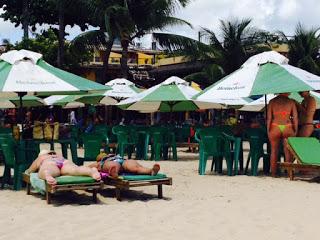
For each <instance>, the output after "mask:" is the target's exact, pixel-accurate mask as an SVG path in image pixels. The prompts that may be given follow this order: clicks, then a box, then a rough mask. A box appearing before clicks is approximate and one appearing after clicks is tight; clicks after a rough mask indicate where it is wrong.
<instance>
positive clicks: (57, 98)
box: [44, 95, 85, 108]
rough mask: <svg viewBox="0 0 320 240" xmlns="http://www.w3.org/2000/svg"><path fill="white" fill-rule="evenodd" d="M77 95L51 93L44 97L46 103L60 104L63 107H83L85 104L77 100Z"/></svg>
mask: <svg viewBox="0 0 320 240" xmlns="http://www.w3.org/2000/svg"><path fill="white" fill-rule="evenodd" d="M76 96H77V95H52V96H50V97H47V98H45V99H44V102H45V103H46V105H50V106H52V105H55V106H61V107H63V108H79V107H84V106H85V104H84V103H81V102H77V101H76V100H75V99H76Z"/></svg>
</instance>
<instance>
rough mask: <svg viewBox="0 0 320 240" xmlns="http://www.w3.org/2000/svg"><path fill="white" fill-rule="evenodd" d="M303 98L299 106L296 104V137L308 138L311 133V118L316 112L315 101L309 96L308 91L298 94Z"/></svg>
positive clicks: (312, 128) (312, 127)
mask: <svg viewBox="0 0 320 240" xmlns="http://www.w3.org/2000/svg"><path fill="white" fill-rule="evenodd" d="M299 94H300V96H301V97H303V100H302V102H301V104H299V103H298V104H297V108H298V112H299V131H298V137H310V136H311V134H312V133H313V130H314V126H313V116H314V113H315V111H316V106H317V103H316V100H315V98H314V97H312V96H311V95H310V92H309V91H304V92H299Z"/></svg>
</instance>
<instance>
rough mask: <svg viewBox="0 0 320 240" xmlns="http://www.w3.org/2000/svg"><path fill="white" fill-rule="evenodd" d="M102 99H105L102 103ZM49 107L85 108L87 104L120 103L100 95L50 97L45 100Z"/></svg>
mask: <svg viewBox="0 0 320 240" xmlns="http://www.w3.org/2000/svg"><path fill="white" fill-rule="evenodd" d="M101 99H104V100H103V101H101ZM45 102H46V103H47V104H48V105H57V106H61V107H64V108H76V107H83V106H84V105H85V104H92V105H97V104H104V105H115V104H117V103H118V102H117V101H116V100H114V99H113V98H110V97H107V98H106V97H104V96H103V95H101V94H100V93H92V94H84V95H58V97H55V96H50V97H48V98H46V99H45Z"/></svg>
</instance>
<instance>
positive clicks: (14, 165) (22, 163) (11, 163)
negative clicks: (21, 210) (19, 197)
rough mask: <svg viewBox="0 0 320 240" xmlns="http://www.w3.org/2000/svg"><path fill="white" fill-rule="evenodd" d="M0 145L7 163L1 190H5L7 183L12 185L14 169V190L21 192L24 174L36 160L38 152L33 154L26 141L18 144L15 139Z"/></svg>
mask: <svg viewBox="0 0 320 240" xmlns="http://www.w3.org/2000/svg"><path fill="white" fill-rule="evenodd" d="M0 145H1V148H2V150H3V155H4V163H5V167H4V173H3V177H2V184H1V188H4V185H5V184H6V183H7V184H10V180H11V169H14V175H13V189H14V190H20V189H21V187H22V173H23V172H24V171H25V170H26V169H27V168H28V167H29V166H30V165H31V163H32V161H33V160H34V159H35V158H36V156H35V155H36V152H32V151H31V150H33V149H28V148H27V143H26V142H25V141H23V140H21V141H20V142H17V143H16V142H15V141H14V139H13V138H7V139H6V140H2V141H1V143H0Z"/></svg>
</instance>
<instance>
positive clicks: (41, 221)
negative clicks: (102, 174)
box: [0, 152, 320, 240]
mask: <svg viewBox="0 0 320 240" xmlns="http://www.w3.org/2000/svg"><path fill="white" fill-rule="evenodd" d="M179 154H180V155H181V152H179ZM183 155H184V156H183V159H182V160H180V161H178V162H175V161H161V162H160V164H161V171H162V172H165V173H166V174H167V175H169V176H172V177H173V185H172V186H164V189H163V191H164V197H165V199H157V188H156V187H155V186H147V187H143V188H133V190H131V191H129V192H124V193H123V194H122V196H123V201H122V202H118V201H117V200H116V199H115V198H114V191H113V190H105V191H103V192H102V194H101V195H99V196H98V198H99V203H98V204H93V203H92V202H91V196H90V195H89V194H87V193H84V192H81V191H79V192H77V193H75V192H73V193H63V194H59V195H57V196H54V197H53V200H52V204H51V205H47V204H46V202H45V200H43V197H41V196H39V195H31V196H27V195H26V192H25V191H18V192H15V191H12V190H0V206H1V207H0V216H1V217H0V226H1V227H0V239H21V238H22V239H33V240H34V239H139V240H140V239H148V240H151V239H246V240H247V239H317V238H318V236H317V235H318V234H317V226H318V223H319V220H318V217H319V211H320V206H319V199H320V188H319V184H318V183H310V182H306V181H294V182H290V181H289V180H287V178H277V179H273V178H270V177H250V176H235V177H228V176H226V175H223V176H219V175H212V174H210V173H209V172H207V175H205V176H199V175H198V174H197V166H198V161H197V160H196V159H197V154H183ZM142 164H144V165H146V166H151V165H152V164H153V162H151V161H142ZM210 164H211V161H210V162H209V165H210ZM208 167H209V166H208ZM2 169H3V168H1V169H0V171H1V172H0V173H1V174H2ZM207 169H208V168H207Z"/></svg>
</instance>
